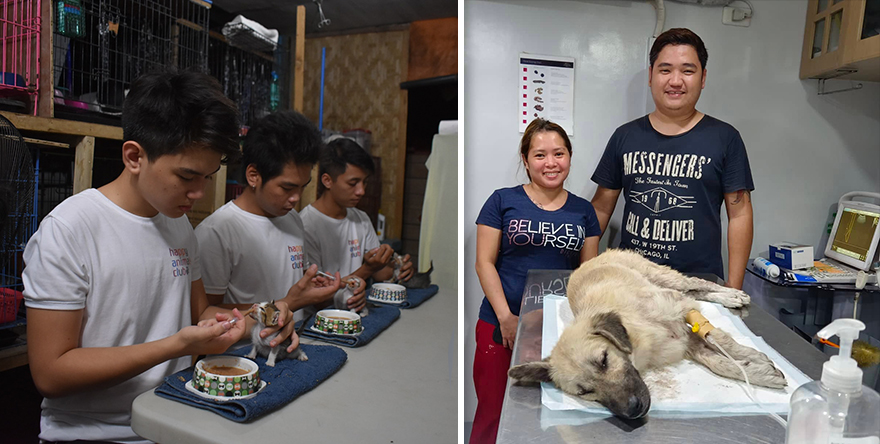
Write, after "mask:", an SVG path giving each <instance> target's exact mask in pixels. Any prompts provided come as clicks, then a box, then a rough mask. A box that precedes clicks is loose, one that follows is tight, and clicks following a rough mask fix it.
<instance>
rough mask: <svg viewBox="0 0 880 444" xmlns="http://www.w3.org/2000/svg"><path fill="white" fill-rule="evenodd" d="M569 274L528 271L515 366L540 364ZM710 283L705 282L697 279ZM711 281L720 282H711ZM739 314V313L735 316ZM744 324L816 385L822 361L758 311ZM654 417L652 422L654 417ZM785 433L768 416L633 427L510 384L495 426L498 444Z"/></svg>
mask: <svg viewBox="0 0 880 444" xmlns="http://www.w3.org/2000/svg"><path fill="white" fill-rule="evenodd" d="M570 274H571V271H568V270H532V271H530V272H529V276H528V280H527V281H526V289H525V292H524V295H523V302H522V306H521V309H520V318H519V319H520V320H519V326H518V328H517V336H516V337H517V340H516V342H515V343H514V348H513V362H512V365H516V364H521V363H523V362H530V361H536V360H540V359H541V331H542V326H543V310H542V308H543V302H544V301H543V299H544V296H545V295H548V294H555V295H561V296H564V295H565V293H566V287H567V284H568V277H569V275H570ZM697 276H698V277H702V278H704V279H705V278H708V277H709V276H705V275H697ZM709 280H713V281H715V282H719V281H720V279H718V278H717V277H714V276H711V278H710V279H709ZM732 311H734V312H737V311H736V310H732ZM737 314H738V315H739V316H740V317H741V318H742V319H743V321H744V322H745V324H746V325H747V326H748V327H749V328H750V329H751V330H752V332H754V333H755V334H756V335H758V336H762V337H763V338H764V340H765V341H766V342H767V344H769V345H770V346H771V347H773V348H774V349H776V350H777V351H778V352H779V353H780V354H782V355H783V356H784V357H785V358H786V359H788V361H789V362H791V363H792V364H793V365H794V366H795V367H797V368H799V369H800V370H801V371H803V372H804V373H806V375H807V376H809V377H811V378H813V379H818V378H819V377H820V375H821V373H822V363H823V362H825V360H826V358H827V357H826V356H825V355H824V354H823V353H822V352H820V351H819V350H817V349H816V348H815V347H813V346H812V345H810V343H809V342H807V341H804V340H803V339H802V338H801V337H800V336H798V335H797V334H795V333H794V332H792V331H791V330H789V329H788V328H786V327H785V326H784V325H783V324H782V323H781V322H779V321H778V320H776V319H775V318H773V317H772V316H770V315H769V314H768V313H767V312H766V311H764V310H763V309H761V308H760V307H757V306H750V307H747V309H744V310H741V311H740V312H739V313H737ZM655 416H656V415H655ZM784 440H785V429H784V428H783V427H782V426H781V425H779V423H777V422H776V421H774V420H773V419H771V418H770V417H769V416H767V415H752V416H724V417H711V418H708V417H707V418H695V417H691V418H686V417H681V418H666V417H664V418H657V417H653V418H652V415H651V414H648V416H647V417H645V418H641V419H638V420H632V421H628V420H623V419H620V418H617V417H614V416H607V415H595V414H590V413H586V412H560V411H552V410H550V409H548V408H546V407H544V406H543V405H542V404H541V388H540V387H539V386H533V385H520V384H516V383H514V382H513V380H510V379H509V380H508V382H507V391H506V393H505V397H504V406H503V408H502V411H501V421H500V424H499V426H498V440H497V442H499V443H520V442H522V443H526V442H541V443H586V442H597V443H599V442H601V443H603V444H613V443H651V444H664V443H670V444H672V443H674V444H681V443H696V442H707V443H708V442H711V443H715V444H720V443H736V444H747V443H781V442H783V441H784Z"/></svg>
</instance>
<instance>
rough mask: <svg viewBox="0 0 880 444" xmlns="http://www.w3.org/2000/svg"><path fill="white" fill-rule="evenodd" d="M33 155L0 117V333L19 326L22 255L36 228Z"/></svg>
mask: <svg viewBox="0 0 880 444" xmlns="http://www.w3.org/2000/svg"><path fill="white" fill-rule="evenodd" d="M36 180H37V179H36V176H35V174H34V159H33V153H32V152H31V151H30V150H29V149H28V147H27V145H26V144H25V142H24V140H23V139H22V137H21V135H20V134H19V133H18V130H16V128H15V127H14V126H13V125H12V123H10V122H9V121H8V120H6V119H5V118H2V117H0V330H2V329H4V328H6V327H11V326H15V325H16V324H21V323H23V322H24V320H23V318H22V317H20V316H18V311H19V306H20V303H21V300H22V298H23V296H22V291H23V290H24V285H23V283H22V280H21V272H22V270H23V269H24V261H23V259H22V254H23V252H24V247H25V244H26V243H27V241H28V239H30V237H31V235H33V233H34V231H36V228H37V220H36V219H37V218H36V213H35V211H34V209H35V208H36V194H35V190H36V188H37V181H36Z"/></svg>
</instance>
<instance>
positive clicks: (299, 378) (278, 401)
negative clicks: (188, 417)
mask: <svg viewBox="0 0 880 444" xmlns="http://www.w3.org/2000/svg"><path fill="white" fill-rule="evenodd" d="M300 347H302V350H303V351H304V352H306V354H307V355H308V356H309V360H308V361H298V360H296V359H283V360H281V361H277V362H275V367H268V366H266V358H261V357H257V358H256V359H255V361H256V362H257V364H258V365H259V366H260V378H261V379H262V380H263V381H266V386H265V387H263V389H262V390H260V391H259V392H257V395H256V396H254V397H252V398H248V399H236V400H231V401H223V402H220V401H214V400H211V399H207V398H202V397H201V396H199V395H196V394H195V393H192V392H190V391H189V390H187V389H186V387H185V385H186V383H187V382H188V381H189V380H190V379H192V374H193V368H192V367H190V368H188V369H186V370H181V371H179V372H177V373H175V374H173V375H171V376H167V377H166V378H165V382H164V383H162V385H160V386H159V387H157V388H156V395H157V396H161V397H163V398H168V399H171V400H174V401H178V402H182V403H184V404H187V405H191V406H193V407H197V408H200V409H205V410H210V411H212V412H214V413H216V414H218V415H220V416H222V417H224V418H227V419H231V420H233V421H236V422H247V421H251V420H253V419H255V418H258V417H260V416H262V415H265V414H266V413H269V412H271V411H273V410H275V409H277V408H279V407H282V406H283V405H285V404H287V403H289V402H290V401H293V400H294V399H296V398H297V397H299V396H300V395H302V394H303V393H305V392H307V391H309V390H311V389H313V388H314V387H315V386H317V385H318V384H320V383H321V382H322V381H324V380H325V379H327V378H329V377H330V376H331V375H332V374H333V373H336V371H337V370H339V368H340V367H342V364H345V361H346V360H347V359H348V354H347V353H345V351H344V350H342V349H341V348H339V347H333V346H329V345H311V344H300ZM250 351H251V347H250V346H247V347H242V348H240V349H238V350H235V351H234V352H231V353H227V354H230V355H236V356H244V355H246V354H247V353H248V352H250Z"/></svg>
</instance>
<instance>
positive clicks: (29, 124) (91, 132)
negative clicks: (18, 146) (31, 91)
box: [0, 111, 122, 140]
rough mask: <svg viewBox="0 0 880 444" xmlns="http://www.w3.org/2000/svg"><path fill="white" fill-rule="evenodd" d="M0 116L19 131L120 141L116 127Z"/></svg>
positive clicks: (120, 133) (0, 113)
mask: <svg viewBox="0 0 880 444" xmlns="http://www.w3.org/2000/svg"><path fill="white" fill-rule="evenodd" d="M0 115H2V116H3V117H6V118H7V119H9V121H10V122H12V124H13V125H15V127H16V128H18V129H19V130H26V131H38V132H43V133H53V134H67V135H71V136H91V137H98V138H102V139H112V140H122V128H120V127H117V126H110V125H101V124H97V123H86V122H76V121H73V120H64V119H55V118H49V117H35V116H30V115H27V114H18V113H12V112H8V111H0Z"/></svg>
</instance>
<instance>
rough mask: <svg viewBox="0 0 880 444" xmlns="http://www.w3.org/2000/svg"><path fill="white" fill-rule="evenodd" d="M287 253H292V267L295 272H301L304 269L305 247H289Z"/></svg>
mask: <svg viewBox="0 0 880 444" xmlns="http://www.w3.org/2000/svg"><path fill="white" fill-rule="evenodd" d="M287 252H288V253H290V266H291V268H293V269H294V270H299V269H301V268H302V267H303V246H302V245H288V246H287Z"/></svg>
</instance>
